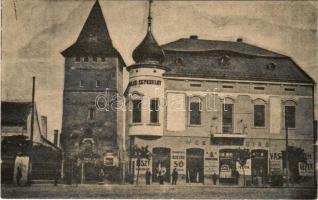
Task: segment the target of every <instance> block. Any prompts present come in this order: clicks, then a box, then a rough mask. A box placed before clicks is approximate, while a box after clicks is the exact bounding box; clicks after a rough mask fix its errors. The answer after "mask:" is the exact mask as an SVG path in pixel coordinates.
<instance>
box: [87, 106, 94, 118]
mask: <svg viewBox="0 0 318 200" xmlns="http://www.w3.org/2000/svg"><path fill="white" fill-rule="evenodd" d="M88 117H89V119H90V120H93V119H95V109H93V108H90V109H89V112H88Z"/></svg>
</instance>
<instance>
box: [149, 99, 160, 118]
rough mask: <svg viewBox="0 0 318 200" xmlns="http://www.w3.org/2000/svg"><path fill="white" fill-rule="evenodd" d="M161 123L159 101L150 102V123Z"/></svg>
mask: <svg viewBox="0 0 318 200" xmlns="http://www.w3.org/2000/svg"><path fill="white" fill-rule="evenodd" d="M158 122H159V99H152V100H151V101H150V123H158Z"/></svg>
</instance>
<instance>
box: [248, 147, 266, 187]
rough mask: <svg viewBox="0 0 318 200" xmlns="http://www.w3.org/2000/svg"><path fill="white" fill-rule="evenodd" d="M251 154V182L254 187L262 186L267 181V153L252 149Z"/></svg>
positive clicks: (262, 150)
mask: <svg viewBox="0 0 318 200" xmlns="http://www.w3.org/2000/svg"><path fill="white" fill-rule="evenodd" d="M251 153H252V163H251V168H252V180H253V183H254V184H256V185H260V184H264V183H265V181H267V179H268V151H267V150H264V149H254V150H252V151H251Z"/></svg>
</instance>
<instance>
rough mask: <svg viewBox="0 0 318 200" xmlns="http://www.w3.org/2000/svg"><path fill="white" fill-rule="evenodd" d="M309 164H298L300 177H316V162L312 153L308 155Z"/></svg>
mask: <svg viewBox="0 0 318 200" xmlns="http://www.w3.org/2000/svg"><path fill="white" fill-rule="evenodd" d="M306 157H307V162H306V163H304V162H299V163H298V171H299V175H300V176H314V161H313V159H312V155H311V154H310V153H307V154H306Z"/></svg>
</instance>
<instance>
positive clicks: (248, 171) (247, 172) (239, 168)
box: [236, 159, 252, 175]
mask: <svg viewBox="0 0 318 200" xmlns="http://www.w3.org/2000/svg"><path fill="white" fill-rule="evenodd" d="M251 163H252V162H251V159H248V160H247V161H246V164H245V165H244V166H243V167H244V172H245V175H252V170H251V168H252V167H251ZM243 167H242V166H241V165H240V164H239V163H238V162H236V169H237V171H238V172H239V173H240V174H241V175H243V174H244V173H243Z"/></svg>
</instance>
